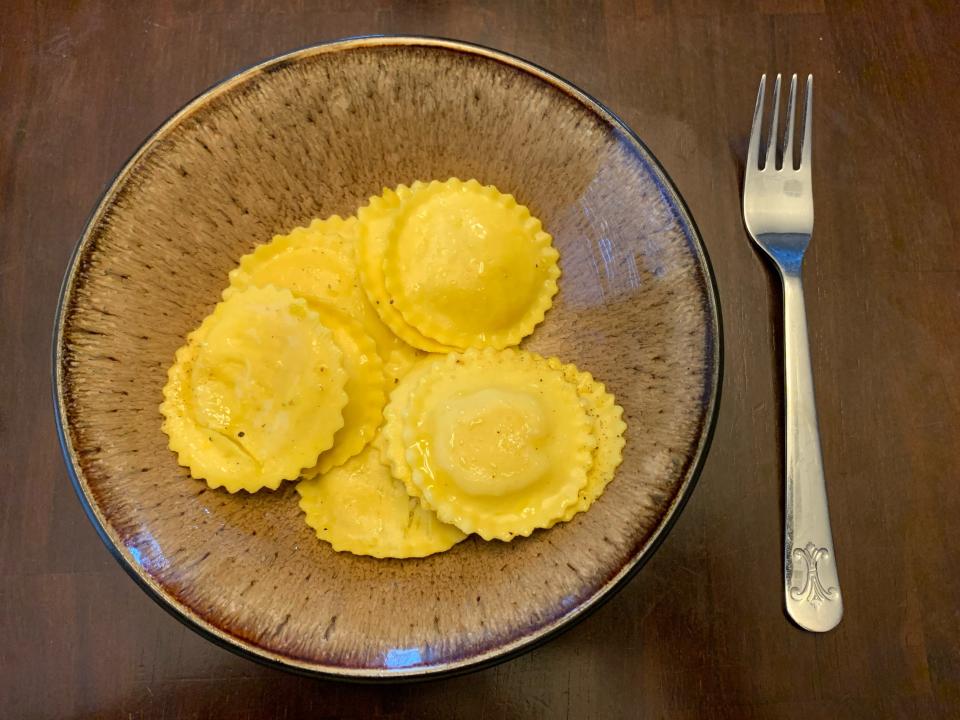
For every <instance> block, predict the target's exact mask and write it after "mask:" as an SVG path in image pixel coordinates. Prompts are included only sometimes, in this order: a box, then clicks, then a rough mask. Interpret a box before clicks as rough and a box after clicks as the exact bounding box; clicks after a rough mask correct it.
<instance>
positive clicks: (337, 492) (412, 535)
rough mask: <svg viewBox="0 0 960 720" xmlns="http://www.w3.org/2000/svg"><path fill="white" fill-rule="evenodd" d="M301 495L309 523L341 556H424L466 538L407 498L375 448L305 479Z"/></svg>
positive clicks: (298, 488)
mask: <svg viewBox="0 0 960 720" xmlns="http://www.w3.org/2000/svg"><path fill="white" fill-rule="evenodd" d="M297 492H298V493H300V509H301V510H303V512H304V513H305V514H306V520H307V524H308V525H309V526H310V527H312V528H313V529H314V530H315V531H316V533H317V537H318V538H320V539H321V540H325V541H327V542H328V543H330V544H331V545H332V546H333V549H334V550H336V551H338V552H350V553H353V554H354V555H372V556H373V557H377V558H411V557H425V556H427V555H432V554H434V553H438V552H443V551H444V550H449V549H450V548H451V547H453V546H454V545H456V544H457V543H458V542H460V541H461V540H463V539H464V538H465V537H466V535H464V534H463V533H462V532H460V530H458V529H457V528H455V527H453V526H452V525H447V524H445V523H442V522H440V520H439V519H437V516H436V514H434V513H433V512H432V511H431V510H429V509H427V508H425V507H424V506H423V505H421V504H420V502H419V501H418V500H417V499H416V498H412V497H410V496H409V495H407V491H406V490H405V489H404V487H403V483H401V482H400V481H399V480H397V479H396V478H394V477H393V476H392V475H391V474H390V470H389V468H388V467H387V466H386V465H384V464H383V463H382V462H381V461H380V456H379V453H378V452H377V450H376V448H374V447H372V446H370V447H367V448H366V449H365V450H364V451H363V452H362V453H360V454H359V455H357V456H355V457H353V458H351V459H350V460H348V461H347V462H346V463H345V464H343V465H341V466H340V467H337V468H334V469H333V470H331V471H330V472H328V473H326V474H324V475H321V476H319V477H316V478H312V479H308V480H301V481H300V482H299V483H298V484H297Z"/></svg>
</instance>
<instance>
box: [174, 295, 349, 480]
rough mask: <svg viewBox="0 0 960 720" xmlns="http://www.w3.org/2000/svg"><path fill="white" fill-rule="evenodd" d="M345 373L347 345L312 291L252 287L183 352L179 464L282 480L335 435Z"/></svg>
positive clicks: (228, 476) (204, 472)
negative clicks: (312, 302) (313, 305)
mask: <svg viewBox="0 0 960 720" xmlns="http://www.w3.org/2000/svg"><path fill="white" fill-rule="evenodd" d="M346 381H347V375H346V373H345V372H344V370H343V366H342V353H341V351H340V349H339V347H338V346H337V345H336V343H335V342H334V340H333V337H332V335H331V333H330V331H329V330H328V329H327V328H326V327H325V326H324V325H323V324H322V323H321V322H320V317H319V316H318V314H317V313H316V312H314V311H313V310H311V309H310V308H309V307H308V306H307V303H306V302H305V301H304V300H302V299H299V298H295V297H294V296H293V295H292V294H291V293H290V292H289V291H287V290H280V289H277V288H274V287H269V286H268V287H265V288H249V289H246V290H244V291H240V292H236V293H234V294H232V295H231V296H230V297H229V298H228V299H227V300H225V301H223V302H222V303H220V304H219V305H217V307H216V309H215V310H214V311H213V313H212V314H210V315H209V316H207V318H206V319H205V320H204V321H203V323H202V324H201V325H200V327H199V328H198V329H197V330H195V331H194V332H192V333H191V334H190V335H189V336H188V338H187V344H186V345H184V346H183V347H182V348H180V350H178V351H177V357H176V362H175V363H174V365H173V366H172V367H171V368H170V371H169V373H168V382H167V385H166V387H164V391H163V395H164V402H163V403H162V404H161V406H160V411H161V413H162V414H163V416H164V423H163V430H164V432H166V433H167V435H168V437H169V444H170V449H171V450H173V451H174V452H176V453H177V455H178V460H179V462H180V464H181V465H184V466H186V467H189V468H190V472H191V474H192V475H193V477H195V478H202V479H204V480H206V481H207V484H208V485H209V486H210V487H212V488H217V487H225V488H226V489H227V490H228V491H230V492H237V491H238V490H241V489H242V490H246V491H248V492H255V491H257V490H260V489H262V488H270V489H276V488H277V487H278V486H279V485H280V483H281V482H282V481H283V480H292V479H294V478H296V477H297V476H298V475H299V473H300V469H301V468H303V467H305V466H311V465H313V464H314V463H316V461H317V457H318V456H319V455H320V453H321V452H323V451H324V450H326V449H328V448H329V447H330V446H331V445H332V444H333V438H334V434H335V433H336V432H337V430H339V429H340V428H341V427H342V426H343V408H344V406H345V405H346V403H347V395H346V393H345V392H344V386H345V385H346Z"/></svg>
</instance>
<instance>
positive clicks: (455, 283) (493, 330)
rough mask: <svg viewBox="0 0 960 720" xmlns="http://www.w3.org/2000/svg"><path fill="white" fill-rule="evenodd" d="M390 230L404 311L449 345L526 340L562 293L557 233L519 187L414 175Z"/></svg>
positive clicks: (387, 258)
mask: <svg viewBox="0 0 960 720" xmlns="http://www.w3.org/2000/svg"><path fill="white" fill-rule="evenodd" d="M397 196H398V197H399V199H400V209H399V211H398V212H396V213H395V214H394V216H393V221H392V222H390V223H389V224H386V225H385V226H384V227H383V229H382V230H381V232H382V233H383V235H384V236H385V242H383V241H381V244H382V245H383V260H382V264H383V278H384V286H385V288H386V291H387V294H388V296H389V298H390V300H392V301H393V306H394V307H395V308H396V310H398V311H399V312H400V314H401V315H402V316H403V319H404V320H405V321H406V323H407V324H409V325H410V326H411V327H413V328H416V329H417V330H418V331H419V332H420V333H421V334H422V335H424V336H425V337H428V338H432V339H434V340H436V341H437V342H440V343H442V344H443V345H448V346H453V347H456V348H460V349H466V348H469V347H476V348H483V347H493V348H497V349H499V348H504V347H507V346H510V345H516V344H517V343H519V342H520V340H521V339H523V338H524V337H525V336H527V335H529V334H530V333H531V332H533V329H534V327H535V326H536V325H537V324H538V323H540V322H541V321H542V320H543V317H544V313H545V312H546V311H547V310H548V309H549V308H550V306H551V304H552V302H553V296H554V295H555V294H556V292H557V278H558V277H559V276H560V268H559V267H558V265H557V257H558V255H557V251H556V250H555V249H554V248H553V246H552V244H551V243H552V238H551V237H550V235H548V234H547V233H546V232H544V231H543V228H542V226H541V224H540V221H539V220H538V219H537V218H535V217H532V216H531V215H530V211H529V210H528V209H527V208H526V207H524V206H523V205H518V204H517V201H516V200H515V199H514V198H513V196H512V195H505V194H503V193H501V192H499V191H498V190H497V189H496V188H495V187H493V186H490V185H487V186H483V185H481V184H480V183H478V182H477V181H476V180H470V181H468V182H461V181H460V180H457V179H451V180H448V181H447V182H444V183H441V182H436V181H434V182H431V183H429V184H425V183H414V184H413V186H412V187H411V188H410V189H407V188H404V187H401V188H400V189H398V191H397Z"/></svg>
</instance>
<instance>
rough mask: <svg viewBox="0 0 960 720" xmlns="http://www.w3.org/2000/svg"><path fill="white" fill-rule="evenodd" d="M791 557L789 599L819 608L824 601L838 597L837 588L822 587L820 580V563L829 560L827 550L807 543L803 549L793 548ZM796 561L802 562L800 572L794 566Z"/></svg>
mask: <svg viewBox="0 0 960 720" xmlns="http://www.w3.org/2000/svg"><path fill="white" fill-rule="evenodd" d="M791 556H792V559H793V561H794V565H793V567H792V568H791V570H792V572H791V575H792V578H793V582H792V583H791V585H790V597H792V598H793V599H794V600H806V601H807V602H809V603H810V604H812V605H813V606H814V607H820V604H821V603H822V602H824V601H825V600H826V601H828V602H830V601H833V600H837V599H838V598H839V597H840V590H839V588H837V587H835V586H833V585H831V586H830V587H824V586H823V580H821V579H820V562H821V561H824V560H829V559H830V551H829V550H827V548H822V547H820V548H818V547H817V546H816V545H814V544H813V543H812V542H808V543H807V544H806V546H805V547H795V548H794V549H793V553H791ZM797 560H802V561H803V569H802V570H800V569H799V568H800V566H799V565H797V564H796V561H797ZM798 575H799V578H798V577H797V576H798ZM801 578H802V582H801V581H800V579H801Z"/></svg>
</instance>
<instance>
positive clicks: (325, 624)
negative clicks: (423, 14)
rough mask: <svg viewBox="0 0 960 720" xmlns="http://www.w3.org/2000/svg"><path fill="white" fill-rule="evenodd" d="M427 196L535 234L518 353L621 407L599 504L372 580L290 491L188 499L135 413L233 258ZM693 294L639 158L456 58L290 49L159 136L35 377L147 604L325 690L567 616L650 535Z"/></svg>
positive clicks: (669, 471)
mask: <svg viewBox="0 0 960 720" xmlns="http://www.w3.org/2000/svg"><path fill="white" fill-rule="evenodd" d="M451 176H458V177H461V178H463V179H468V178H477V179H478V180H480V181H481V182H483V183H492V184H495V185H497V187H499V188H500V189H501V190H503V191H505V192H512V193H513V194H515V195H516V197H517V199H518V200H519V201H520V202H522V203H524V204H527V205H528V206H529V207H530V208H531V210H532V212H533V213H534V214H535V215H537V216H539V217H540V218H542V219H543V221H544V223H545V226H546V228H547V230H548V231H549V232H551V233H552V234H553V235H554V238H555V243H556V246H557V247H558V249H559V251H560V253H561V266H562V269H563V276H562V278H561V281H560V294H559V295H558V297H557V301H556V305H555V307H554V308H553V309H552V310H551V311H550V312H549V313H548V315H547V319H546V322H545V323H544V324H543V325H541V326H540V327H539V328H538V330H537V331H536V333H535V334H534V335H533V337H532V338H530V339H529V340H528V342H526V343H525V347H527V348H528V349H530V350H535V351H538V352H540V353H543V354H547V355H551V354H555V355H557V356H559V357H560V358H562V359H563V360H565V361H569V362H574V363H576V364H577V365H578V366H579V367H581V368H582V369H586V370H589V371H590V372H592V373H593V374H594V375H595V376H596V377H597V378H598V379H600V380H601V381H603V382H604V383H606V384H607V386H608V387H609V388H610V390H611V391H612V392H614V393H615V394H616V396H617V399H618V401H619V402H620V404H622V405H623V407H624V409H625V418H626V420H627V423H628V432H627V446H626V450H625V457H624V462H623V465H622V466H621V468H620V471H619V473H618V476H617V479H616V480H615V481H614V482H613V483H612V484H611V486H610V487H609V489H608V490H607V492H606V494H605V495H604V496H603V497H602V498H601V500H600V501H599V502H598V503H597V504H596V505H595V506H594V507H593V508H592V509H591V510H590V512H588V513H587V514H585V515H580V516H578V517H577V518H576V519H575V520H574V521H573V522H571V523H568V524H565V525H561V526H558V527H556V528H554V529H552V530H550V531H547V532H542V531H541V532H537V533H535V534H534V535H533V536H532V537H531V538H528V539H521V540H517V541H515V542H513V543H510V544H503V543H499V542H491V543H484V542H480V541H476V540H473V539H470V540H468V541H466V542H464V543H462V544H460V545H458V546H456V547H455V548H453V550H451V551H450V552H447V553H444V554H441V555H438V556H434V557H430V558H427V559H423V560H408V561H383V560H373V559H368V558H361V557H354V556H352V555H347V554H336V553H334V552H333V551H332V550H331V549H330V548H329V547H328V546H327V545H325V544H324V543H321V542H320V541H318V540H317V539H316V538H315V537H314V536H313V534H312V531H311V530H310V529H309V528H308V527H307V525H306V524H305V523H304V522H303V520H302V518H301V517H300V512H299V510H298V508H297V502H296V494H295V492H294V490H293V486H292V484H289V483H288V484H287V486H286V487H284V488H282V489H281V490H279V491H278V492H275V493H269V492H265V493H259V494H258V495H256V496H254V497H250V496H247V495H245V494H242V493H241V494H238V495H233V496H231V495H229V494H227V493H225V492H222V491H210V490H207V489H206V486H205V485H204V484H203V483H202V482H199V481H195V480H191V479H190V478H189V477H188V473H187V471H186V470H184V469H183V468H180V467H178V465H177V462H176V458H175V457H174V456H173V454H172V453H171V452H169V451H168V450H167V447H166V437H165V436H164V435H163V434H162V432H161V431H160V416H159V414H158V410H157V406H158V404H159V402H160V399H161V394H160V391H161V388H162V387H163V384H164V382H165V379H166V369H167V367H168V366H169V364H170V363H171V361H172V358H173V354H174V351H175V350H176V349H177V347H178V346H179V345H180V344H181V343H182V342H183V339H184V336H185V334H186V333H187V332H188V331H189V330H191V329H192V328H193V327H194V326H196V325H197V324H198V322H199V321H200V320H201V319H202V318H203V316H204V315H206V314H207V313H208V312H209V311H210V310H211V308H212V307H213V305H214V304H215V303H216V302H217V300H218V297H219V293H220V291H221V290H222V289H223V287H224V285H225V281H226V275H227V272H228V271H229V270H230V269H231V267H233V266H234V264H235V263H236V262H237V260H238V259H239V257H240V256H241V255H242V254H244V253H246V252H249V251H250V250H251V248H252V247H253V246H254V245H255V244H256V243H260V242H264V241H266V240H269V239H270V237H271V236H272V235H273V234H275V233H281V232H285V231H287V230H289V229H290V228H292V227H294V226H296V225H300V224H305V223H307V222H309V221H310V220H311V219H312V218H314V217H320V216H326V215H329V214H332V213H338V214H344V215H345V214H350V213H352V212H353V211H354V210H355V208H356V207H357V206H358V205H360V204H362V203H364V202H365V200H366V198H367V197H368V196H369V195H371V194H374V193H378V192H379V191H380V190H381V188H382V187H384V186H395V185H396V184H398V183H409V182H411V181H413V180H416V179H423V180H429V179H446V178H448V177H451ZM710 293H711V289H710V283H709V279H708V277H707V275H706V269H705V267H704V266H703V264H702V261H701V259H700V257H699V255H698V252H697V241H696V240H695V238H694V234H693V230H692V228H690V227H689V226H687V225H686V224H685V220H684V219H683V216H682V213H679V212H678V211H677V209H676V205H675V203H674V201H672V200H670V194H669V192H668V191H666V190H664V189H663V188H662V187H661V185H660V183H659V182H658V181H657V179H656V174H655V172H654V171H653V170H652V168H651V167H650V166H649V164H648V161H647V160H646V159H645V156H644V154H643V153H642V152H641V151H639V150H638V149H637V147H636V146H635V145H634V144H632V143H631V142H630V140H629V138H627V137H626V136H625V135H624V134H623V133H622V132H621V131H620V130H619V129H617V127H616V126H615V125H611V124H610V123H609V122H608V121H607V120H605V119H604V118H603V117H601V116H600V115H598V114H596V113H595V112H594V111H593V110H592V109H591V108H590V107H588V106H587V105H585V104H583V103H582V102H581V101H580V100H578V99H576V98H574V97H572V96H570V95H569V94H568V93H567V92H565V91H564V90H562V89H560V88H558V87H557V86H555V85H553V84H551V83H550V82H547V81H546V80H544V79H542V78H540V77H537V76H535V75H533V74H531V73H529V72H527V71H525V70H523V69H520V68H518V67H515V66H513V65H511V64H508V63H505V62H501V61H499V60H497V59H492V58H489V57H483V56H480V55H475V54H472V53H468V52H464V51H462V50H456V49H448V48H440V47H423V46H411V45H392V44H390V43H389V42H387V43H383V44H377V43H366V44H364V43H360V44H358V45H355V46H350V47H349V48H346V49H341V50H339V51H336V52H305V53H302V54H300V55H298V56H295V57H294V58H292V59H291V60H289V61H287V62H282V63H280V64H278V65H275V66H274V67H273V68H268V69H267V70H260V71H254V72H252V73H250V74H248V75H244V76H241V77H240V78H239V79H237V80H235V81H232V83H229V84H228V87H226V88H224V89H222V90H219V91H215V92H214V93H213V94H212V95H211V96H210V97H209V98H208V99H207V100H206V101H204V102H201V103H199V104H198V105H196V106H195V107H194V108H193V109H192V110H190V111H189V112H187V113H186V114H184V115H183V116H182V117H181V118H180V119H179V121H177V122H176V123H174V124H173V125H172V126H170V127H168V128H167V129H166V130H165V131H164V132H162V133H161V135H160V137H159V138H158V139H157V140H156V141H155V142H154V143H153V144H152V145H151V146H150V147H149V148H148V149H147V150H146V152H145V153H144V154H142V155H141V156H140V157H139V159H138V160H137V161H136V162H135V164H134V165H133V166H132V168H131V171H130V172H129V173H128V174H127V175H126V176H125V177H123V178H122V179H121V182H120V183H119V185H118V187H117V188H116V191H115V193H114V195H113V196H112V197H111V198H109V199H108V204H107V206H106V207H105V210H104V211H103V212H102V213H101V214H100V215H99V216H98V217H97V218H96V219H95V223H94V225H93V226H92V227H91V229H90V231H89V239H88V242H87V244H86V246H85V248H84V250H83V252H82V253H81V255H80V256H79V258H78V267H77V271H76V273H75V276H74V280H73V284H72V286H71V288H70V292H69V293H68V296H67V306H66V307H65V308H64V311H63V345H62V348H63V351H62V358H61V363H60V368H61V372H62V379H63V382H62V387H61V388H60V392H61V393H62V395H61V397H62V402H63V410H64V413H65V417H66V420H67V423H66V424H67V427H68V430H67V435H68V440H69V443H70V444H71V446H72V448H73V450H74V462H75V464H76V466H77V468H78V476H79V482H80V486H81V488H82V489H83V491H84V492H85V493H86V495H87V497H88V498H89V500H90V503H91V505H92V506H93V508H94V509H95V512H96V513H97V514H98V515H99V517H100V519H101V520H102V521H103V523H104V525H105V526H106V528H107V531H108V534H110V535H111V536H112V537H113V538H114V539H115V540H116V541H117V542H118V544H119V546H120V548H121V550H122V553H123V554H124V556H125V557H126V558H127V559H128V561H129V562H130V563H131V564H132V565H133V567H134V569H135V570H136V571H137V572H138V573H141V574H142V575H143V576H144V577H146V578H148V579H149V581H150V582H151V583H152V584H154V586H155V589H156V590H158V591H159V593H160V594H161V595H163V596H166V597H167V598H169V599H172V600H173V601H174V603H179V604H182V606H183V607H184V608H185V609H186V611H187V612H188V613H189V614H190V615H192V616H194V618H195V619H197V620H198V621H199V622H200V623H201V624H202V625H205V626H207V627H208V629H210V628H212V629H214V630H215V631H216V632H218V633H222V634H223V635H225V636H226V637H227V638H232V639H235V640H237V641H239V642H240V643H241V644H243V645H247V646H248V647H253V648H256V652H259V653H261V654H263V655H265V656H267V657H273V658H274V659H280V660H284V661H294V662H298V663H301V664H302V666H304V667H309V668H313V669H319V670H327V671H333V672H340V671H350V672H356V671H360V672H371V673H376V672H380V671H383V670H387V669H395V670H399V669H403V668H407V669H409V670H411V671H412V670H414V669H416V668H421V669H427V670H431V669H445V668H450V667H452V666H457V665H458V664H460V663H469V662H471V661H473V660H476V659H478V658H483V657H486V656H487V655H488V654H489V653H492V652H496V651H498V650H499V649H502V648H504V647H507V646H515V645H516V644H518V643H523V642H525V641H526V640H527V639H529V638H531V637H534V636H535V635H537V634H539V633H541V632H543V631H544V630H545V629H547V628H550V627H552V626H553V625H554V624H555V623H556V622H557V621H560V620H562V619H563V618H564V617H566V616H568V615H570V614H574V613H576V612H577V611H578V609H579V608H581V607H582V606H583V605H584V604H585V603H587V602H589V601H591V599H593V598H595V596H596V595H597V594H598V593H599V592H601V591H602V590H603V589H604V588H605V586H607V585H608V583H609V581H610V580H611V579H612V578H614V577H615V576H616V575H617V574H618V573H620V572H621V570H622V569H623V568H624V566H625V565H627V564H629V563H631V562H633V560H634V559H635V557H636V555H637V553H638V552H639V551H640V550H641V549H642V548H643V547H644V545H645V543H646V542H647V541H648V539H649V538H650V536H651V533H653V532H654V531H655V530H656V528H657V527H658V525H659V524H660V523H661V522H662V520H663V517H664V514H665V513H666V512H667V510H668V508H669V507H670V506H671V504H672V503H673V502H674V501H675V499H676V496H677V492H678V489H679V488H680V487H681V485H682V484H683V483H684V481H685V480H686V479H687V478H688V477H689V475H690V474H691V472H692V471H693V468H692V467H691V465H692V463H693V462H694V456H695V454H696V451H697V448H698V446H699V444H700V443H701V440H702V436H703V434H704V433H705V432H706V426H707V424H708V423H709V418H708V417H707V416H708V413H709V409H710V407H712V398H713V392H714V389H715V388H714V382H715V367H714V366H715V363H716V358H715V353H716V347H715V342H716V339H715V337H714V332H715V329H714V328H713V326H712V323H713V322H714V320H713V318H714V315H713V309H712V308H713V305H712V300H711V295H710Z"/></svg>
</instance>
